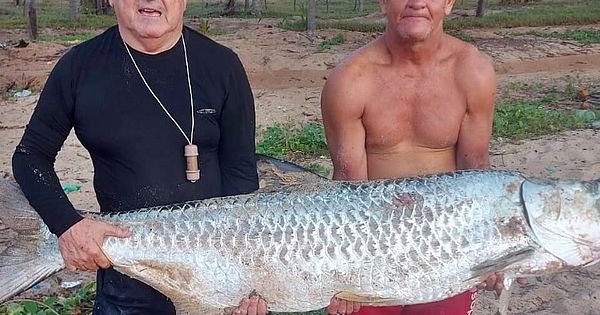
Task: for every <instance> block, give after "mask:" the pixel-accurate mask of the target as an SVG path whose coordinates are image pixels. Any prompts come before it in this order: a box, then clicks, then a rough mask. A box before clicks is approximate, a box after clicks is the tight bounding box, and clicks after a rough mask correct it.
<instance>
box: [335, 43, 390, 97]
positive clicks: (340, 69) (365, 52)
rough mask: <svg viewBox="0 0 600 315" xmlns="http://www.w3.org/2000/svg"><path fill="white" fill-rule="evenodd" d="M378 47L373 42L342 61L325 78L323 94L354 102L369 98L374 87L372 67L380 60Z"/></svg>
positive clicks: (374, 77) (378, 44)
mask: <svg viewBox="0 0 600 315" xmlns="http://www.w3.org/2000/svg"><path fill="white" fill-rule="evenodd" d="M380 45H381V44H380V43H379V41H378V40H375V41H373V42H371V43H369V44H368V45H366V46H364V47H362V48H360V49H358V50H357V51H355V52H354V53H352V54H350V55H349V56H348V57H346V58H345V59H344V60H342V61H341V62H340V63H339V64H338V65H337V66H336V67H335V68H334V69H333V71H332V72H331V74H330V75H329V77H328V78H327V82H326V83H325V87H324V89H323V93H324V94H333V95H335V97H336V98H343V99H345V100H354V101H359V100H362V99H364V98H365V97H369V95H370V91H372V88H373V87H375V86H376V82H375V81H376V76H375V69H374V68H375V67H374V66H375V65H376V64H377V63H378V60H379V59H380V56H379V54H380V52H379V51H380V48H379V46H380ZM325 96H327V95H325Z"/></svg>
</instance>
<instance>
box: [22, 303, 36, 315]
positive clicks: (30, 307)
mask: <svg viewBox="0 0 600 315" xmlns="http://www.w3.org/2000/svg"><path fill="white" fill-rule="evenodd" d="M22 304H23V307H24V308H25V311H26V312H27V313H29V314H36V313H37V312H38V311H39V310H40V308H39V307H38V305H37V303H35V302H33V301H23V302H22Z"/></svg>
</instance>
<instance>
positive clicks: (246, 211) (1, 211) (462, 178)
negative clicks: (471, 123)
mask: <svg viewBox="0 0 600 315" xmlns="http://www.w3.org/2000/svg"><path fill="white" fill-rule="evenodd" d="M599 190H600V184H599V182H598V181H593V182H574V181H542V180H532V179H526V178H525V177H523V176H522V175H520V174H518V173H514V172H505V171H462V172H455V173H447V174H439V175H431V176H425V177H418V178H409V179H397V180H379V181H368V182H334V181H326V180H322V181H315V182H314V183H312V184H310V185H296V186H292V187H290V188H287V189H283V190H280V191H277V192H271V193H256V194H249V195H242V196H233V197H225V198H214V199H209V200H204V201H194V202H186V203H182V204H178V205H169V206H163V207H154V208H149V209H141V210H137V211H131V212H127V213H121V214H111V215H96V216H95V218H96V219H99V220H103V221H106V222H111V223H115V224H118V225H120V226H122V227H126V228H128V229H131V230H132V232H133V235H132V236H131V237H130V238H127V239H119V238H112V237H109V238H107V239H106V241H105V243H104V246H103V250H104V252H105V254H106V255H107V257H108V258H109V259H110V261H111V262H112V263H113V265H114V266H115V268H116V269H117V270H118V271H120V272H122V273H124V274H126V275H129V276H130V277H133V278H136V279H139V280H141V281H143V282H145V283H147V284H149V285H151V286H153V287H154V288H156V289H157V290H159V291H161V292H162V293H164V294H165V295H167V296H168V297H170V298H171V299H172V300H173V302H174V303H175V306H176V309H177V312H178V313H179V314H222V313H223V310H224V309H225V308H227V307H231V306H235V305H237V303H238V302H239V301H240V300H241V299H242V298H243V297H245V296H247V295H248V294H249V293H250V292H254V291H255V292H256V293H257V294H259V295H261V296H262V297H263V298H264V299H266V300H267V301H268V304H269V308H270V310H272V311H286V312H298V311H308V310H314V309H319V308H322V307H325V306H326V305H327V304H328V302H329V299H330V298H331V297H332V296H333V295H337V296H339V297H342V298H346V299H350V300H355V301H360V302H365V303H368V304H372V305H399V304H417V303H424V302H431V301H437V300H441V299H445V298H447V297H450V296H453V295H456V294H458V293H461V292H464V291H466V290H469V289H471V288H473V287H474V286H475V285H476V284H478V283H479V282H480V281H481V280H482V279H484V278H486V277H487V276H488V275H489V274H491V273H492V272H495V271H504V272H505V273H506V277H507V279H508V280H507V284H508V283H509V282H510V279H514V278H516V277H518V276H533V275H540V274H545V273H550V272H556V271H560V270H568V269H571V268H575V267H582V266H586V265H591V264H593V263H595V262H597V261H598V260H599V259H600V228H599V227H600V191H599ZM0 220H2V221H3V222H4V224H5V225H7V226H9V227H10V230H4V231H2V232H1V233H2V234H1V235H2V236H1V238H4V244H5V245H4V247H2V246H1V245H0V251H1V253H0V301H4V300H6V299H8V298H10V297H11V296H13V295H14V294H16V293H18V292H19V291H22V290H24V289H25V288H27V287H29V286H30V285H32V284H33V283H36V282H37V281H40V280H41V279H43V278H45V277H47V276H48V275H50V274H52V273H54V272H56V271H58V270H60V269H62V268H64V264H63V261H62V259H61V256H60V254H59V250H58V247H57V240H56V238H55V237H54V236H53V235H51V234H50V233H49V232H48V230H47V229H45V227H44V225H43V223H42V222H41V221H40V220H39V218H38V217H37V216H36V215H35V212H34V211H33V210H32V209H31V208H30V207H29V205H28V203H27V201H26V200H25V199H24V197H23V196H22V195H21V194H20V191H19V190H18V188H17V187H16V186H15V185H14V184H10V183H9V182H8V181H6V180H2V181H1V182H0ZM7 241H8V243H7Z"/></svg>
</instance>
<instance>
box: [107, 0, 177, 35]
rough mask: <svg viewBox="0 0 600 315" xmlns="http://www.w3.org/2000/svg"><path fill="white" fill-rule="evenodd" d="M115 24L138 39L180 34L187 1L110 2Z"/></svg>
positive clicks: (118, 0) (134, 0)
mask: <svg viewBox="0 0 600 315" xmlns="http://www.w3.org/2000/svg"><path fill="white" fill-rule="evenodd" d="M110 4H111V6H112V7H113V8H114V9H115V14H116V15H117V22H118V23H119V26H120V28H121V29H123V30H124V31H126V32H128V33H130V35H132V36H134V37H137V38H140V39H153V38H160V37H162V36H164V35H165V34H167V33H170V32H180V31H181V28H182V27H183V12H184V11H185V6H186V4H187V0H110Z"/></svg>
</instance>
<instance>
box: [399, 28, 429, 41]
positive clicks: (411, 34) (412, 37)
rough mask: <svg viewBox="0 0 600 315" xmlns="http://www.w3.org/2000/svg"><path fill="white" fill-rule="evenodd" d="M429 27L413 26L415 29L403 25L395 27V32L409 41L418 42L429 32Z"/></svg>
mask: <svg viewBox="0 0 600 315" xmlns="http://www.w3.org/2000/svg"><path fill="white" fill-rule="evenodd" d="M431 31H432V29H431V28H415V29H406V28H404V27H398V28H396V33H397V34H398V35H399V36H400V37H401V38H402V39H405V40H409V41H411V42H420V41H424V40H426V39H427V38H428V37H429V35H430V34H431Z"/></svg>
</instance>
